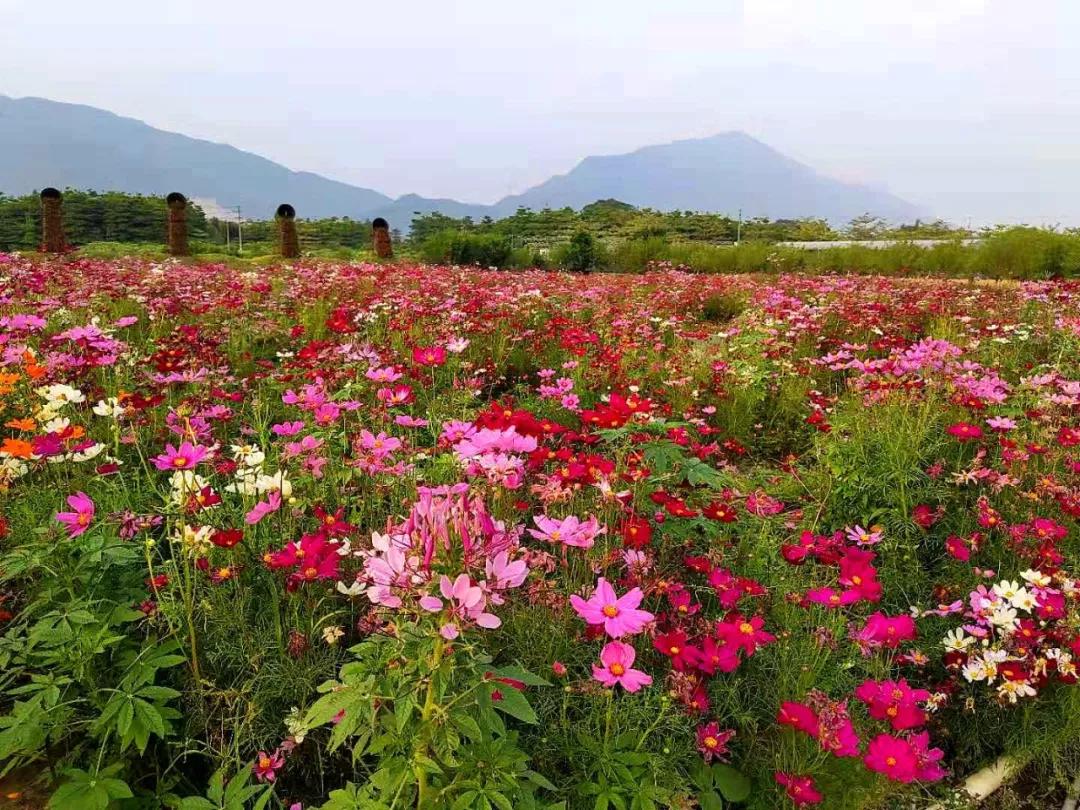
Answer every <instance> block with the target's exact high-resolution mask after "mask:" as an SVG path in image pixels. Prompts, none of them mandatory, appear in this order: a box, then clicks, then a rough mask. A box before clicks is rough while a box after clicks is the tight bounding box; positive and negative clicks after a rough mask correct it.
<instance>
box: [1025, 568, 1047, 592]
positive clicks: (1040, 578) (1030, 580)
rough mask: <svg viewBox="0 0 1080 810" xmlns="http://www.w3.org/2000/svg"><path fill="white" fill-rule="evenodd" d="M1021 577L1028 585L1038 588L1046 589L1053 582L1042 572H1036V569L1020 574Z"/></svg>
mask: <svg viewBox="0 0 1080 810" xmlns="http://www.w3.org/2000/svg"><path fill="white" fill-rule="evenodd" d="M1020 577H1021V578H1022V579H1023V580H1024V582H1026V583H1027V584H1028V585H1034V586H1036V587H1038V588H1045V587H1046V586H1047V585H1049V584H1050V582H1051V579H1050V577H1048V576H1047V575H1046V574H1044V573H1043V572H1042V571H1036V570H1035V569H1034V568H1029V569H1028V570H1027V571H1024V572H1023V573H1021V574H1020Z"/></svg>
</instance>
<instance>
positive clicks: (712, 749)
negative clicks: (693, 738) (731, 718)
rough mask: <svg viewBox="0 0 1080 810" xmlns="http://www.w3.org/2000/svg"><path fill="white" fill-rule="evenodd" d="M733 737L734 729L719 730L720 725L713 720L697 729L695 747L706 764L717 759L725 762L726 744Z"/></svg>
mask: <svg viewBox="0 0 1080 810" xmlns="http://www.w3.org/2000/svg"><path fill="white" fill-rule="evenodd" d="M734 736H735V731H734V729H730V728H728V729H724V730H723V731H721V730H720V724H719V723H717V722H716V721H715V720H713V721H712V722H710V723H706V724H705V725H703V726H698V729H697V747H698V751H700V752H701V755H702V757H704V758H705V761H706V762H712V761H713V760H714V759H718V760H720V761H721V762H725V761H726V757H727V754H728V747H727V744H728V742H730V741H731V738H732V737H734Z"/></svg>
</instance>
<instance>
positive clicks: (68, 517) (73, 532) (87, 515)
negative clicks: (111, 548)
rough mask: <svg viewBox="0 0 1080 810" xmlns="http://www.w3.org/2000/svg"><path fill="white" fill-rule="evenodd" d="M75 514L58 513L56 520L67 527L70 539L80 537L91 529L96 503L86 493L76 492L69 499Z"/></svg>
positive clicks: (69, 504)
mask: <svg viewBox="0 0 1080 810" xmlns="http://www.w3.org/2000/svg"><path fill="white" fill-rule="evenodd" d="M67 502H68V506H70V507H71V508H72V509H74V510H75V511H74V512H57V513H56V519H57V520H59V521H60V522H61V523H63V524H64V525H65V526H67V533H68V537H69V538H70V537H78V536H79V535H80V534H83V533H84V532H85V531H86V530H87V529H89V528H90V524H91V522H93V520H94V502H93V501H92V500H90V496H89V495H87V494H86V493H85V492H76V493H75V494H74V495H71V496H69V497H68V499H67Z"/></svg>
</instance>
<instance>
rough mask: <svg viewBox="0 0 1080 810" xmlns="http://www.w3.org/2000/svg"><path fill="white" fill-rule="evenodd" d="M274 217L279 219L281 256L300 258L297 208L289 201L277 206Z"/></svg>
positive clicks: (284, 257)
mask: <svg viewBox="0 0 1080 810" xmlns="http://www.w3.org/2000/svg"><path fill="white" fill-rule="evenodd" d="M274 218H275V219H276V220H277V227H278V245H279V246H280V249H281V258H283V259H299V258H300V237H299V236H298V235H297V233H296V209H295V208H293V207H292V206H291V205H289V204H288V203H282V204H281V205H279V206H278V207H277V214H276V216H275V217H274Z"/></svg>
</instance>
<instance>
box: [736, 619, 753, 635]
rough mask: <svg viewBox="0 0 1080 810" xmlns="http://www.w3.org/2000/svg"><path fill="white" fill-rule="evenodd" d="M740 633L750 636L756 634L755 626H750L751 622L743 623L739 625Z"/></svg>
mask: <svg viewBox="0 0 1080 810" xmlns="http://www.w3.org/2000/svg"><path fill="white" fill-rule="evenodd" d="M739 632H740V633H744V634H746V635H750V634H751V633H753V632H754V625H752V624H750V622H743V623H742V624H740V625H739Z"/></svg>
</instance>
